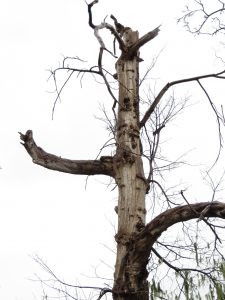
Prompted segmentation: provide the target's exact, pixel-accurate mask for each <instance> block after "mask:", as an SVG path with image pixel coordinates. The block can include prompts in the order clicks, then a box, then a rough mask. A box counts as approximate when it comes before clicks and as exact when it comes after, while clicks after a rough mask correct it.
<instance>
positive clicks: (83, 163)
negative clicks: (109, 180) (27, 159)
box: [20, 130, 114, 177]
mask: <svg viewBox="0 0 225 300" xmlns="http://www.w3.org/2000/svg"><path fill="white" fill-rule="evenodd" d="M20 139H21V140H22V141H23V143H21V144H22V145H23V146H24V147H25V149H26V150H27V152H28V154H29V155H30V156H31V158H32V160H33V163H35V164H37V165H40V166H42V167H44V168H47V169H51V170H54V171H59V172H64V173H70V174H79V175H108V176H112V177H114V171H113V163H112V159H113V158H112V157H110V156H107V157H104V156H103V157H102V158H100V160H71V159H66V158H62V157H60V156H56V155H54V154H51V153H48V152H46V151H44V150H43V149H42V148H41V147H38V146H37V145H36V143H35V141H34V139H33V132H32V130H27V132H26V134H22V133H21V132H20Z"/></svg>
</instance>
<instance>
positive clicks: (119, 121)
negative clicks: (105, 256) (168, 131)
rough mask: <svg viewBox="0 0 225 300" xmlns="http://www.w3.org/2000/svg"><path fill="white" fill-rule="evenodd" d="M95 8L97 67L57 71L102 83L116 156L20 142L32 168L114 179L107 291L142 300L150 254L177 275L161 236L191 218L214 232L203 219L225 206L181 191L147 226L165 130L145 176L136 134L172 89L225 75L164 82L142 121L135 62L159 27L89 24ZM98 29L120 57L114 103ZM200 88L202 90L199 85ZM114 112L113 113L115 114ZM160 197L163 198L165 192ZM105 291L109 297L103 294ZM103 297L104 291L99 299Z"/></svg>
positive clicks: (119, 299) (222, 214)
mask: <svg viewBox="0 0 225 300" xmlns="http://www.w3.org/2000/svg"><path fill="white" fill-rule="evenodd" d="M96 3H98V0H95V1H93V2H91V3H90V4H88V15H89V25H90V27H91V28H92V29H93V30H94V34H95V36H96V38H97V39H98V41H99V43H100V51H99V57H98V65H97V67H95V68H90V69H87V70H84V69H82V70H80V69H76V68H72V67H69V66H68V65H66V64H65V63H63V66H62V68H61V69H66V70H68V72H70V73H69V74H70V76H72V74H73V73H75V72H83V73H85V72H87V73H92V74H94V75H95V76H100V77H102V78H103V80H104V82H105V85H106V88H107V90H108V92H109V94H110V95H111V96H112V98H113V106H112V110H113V113H114V118H115V124H114V130H115V132H114V134H115V154H114V155H112V156H102V157H100V159H96V160H70V159H65V158H62V157H59V156H56V155H53V154H51V153H48V152H46V151H44V150H43V149H42V148H40V147H39V146H37V144H36V142H35V140H34V138H33V133H32V131H31V130H28V131H27V132H26V133H25V134H22V133H20V138H21V140H22V141H23V143H22V145H23V146H24V147H25V149H26V151H27V152H28V154H29V155H30V156H31V158H32V160H33V163H35V164H38V165H40V166H42V167H44V168H48V169H51V170H55V171H60V172H66V173H71V174H76V175H98V174H101V175H106V176H110V177H112V178H113V179H114V180H115V183H116V185H117V187H118V206H117V207H116V212H117V214H118V230H117V234H116V236H115V240H116V243H117V256H116V264H115V272H114V285H113V287H112V289H111V290H110V292H111V293H112V297H113V299H114V300H125V299H129V300H137V299H142V300H145V299H146V300H147V299H149V293H150V291H149V283H148V276H149V270H148V269H147V265H148V262H149V257H150V256H151V255H154V254H155V255H156V256H157V257H158V258H160V259H161V261H162V262H163V263H165V264H167V266H168V265H169V266H170V267H172V268H174V270H175V271H177V272H179V271H180V269H179V268H178V267H175V266H172V264H170V263H169V262H167V261H166V259H165V258H163V257H162V256H160V254H159V253H158V252H157V251H156V250H155V249H154V247H153V246H154V245H155V244H156V242H157V241H158V240H159V237H160V236H161V234H162V233H163V232H165V231H166V230H167V229H168V228H169V227H171V226H173V225H174V224H177V223H179V222H186V221H189V220H192V219H196V220H198V221H199V220H202V222H206V223H208V226H209V227H210V226H211V229H212V230H214V232H215V228H214V227H213V225H212V224H211V223H210V224H209V221H208V220H209V218H220V219H225V204H224V203H223V202H218V201H212V202H199V203H196V204H191V203H189V202H188V200H187V199H186V198H185V195H184V193H183V191H181V192H180V194H181V195H182V197H183V200H185V202H186V204H185V205H173V207H172V208H170V209H167V210H165V211H164V212H162V213H160V214H159V215H158V216H156V217H155V218H153V219H152V220H151V221H150V222H149V223H147V224H146V204H145V202H146V194H147V193H148V192H149V189H151V188H152V186H154V185H155V184H158V185H159V186H160V184H159V183H157V182H156V181H155V180H154V170H153V169H154V168H151V167H152V166H153V162H154V159H155V156H156V152H157V145H158V139H159V135H160V132H161V130H162V129H163V128H164V127H165V123H164V122H162V123H161V124H155V128H154V132H153V135H152V137H153V138H154V139H155V144H154V150H153V151H151V156H150V157H148V159H149V163H150V171H149V175H148V176H146V173H145V172H144V167H143V156H144V154H143V150H142V141H141V131H144V129H145V127H146V124H147V122H149V120H150V119H151V117H152V115H153V114H154V113H155V112H156V111H157V109H158V106H159V104H160V102H161V101H162V99H163V97H164V95H165V94H166V92H167V91H168V90H169V89H170V88H171V87H172V86H175V85H178V84H180V83H187V82H197V83H199V85H200V86H201V81H202V80H204V79H206V78H217V79H221V80H222V79H225V70H222V71H220V72H218V73H215V74H206V75H201V76H195V77H192V78H184V79H180V80H176V81H172V82H169V83H167V84H166V85H165V86H164V87H163V88H162V89H161V91H160V92H159V93H158V95H157V96H156V97H155V99H154V101H152V103H151V104H150V105H149V107H148V109H147V110H146V112H145V113H144V114H143V115H142V116H141V115H140V111H139V110H140V99H139V63H140V61H141V59H140V56H139V51H140V48H141V47H143V46H144V45H145V44H147V43H148V42H150V41H151V40H153V39H155V38H156V37H157V35H158V34H159V27H157V28H155V29H154V30H152V31H150V32H148V33H146V34H145V35H144V36H142V37H141V38H140V37H139V35H138V32H137V31H133V30H132V29H131V28H129V27H127V26H124V25H122V24H120V23H119V22H118V21H117V19H116V18H115V17H114V16H111V18H112V20H113V25H111V24H109V23H107V22H105V21H104V22H102V23H101V24H100V25H94V24H93V19H92V8H93V5H95V4H96ZM103 28H105V29H107V30H109V31H110V32H111V33H112V34H113V36H114V38H115V41H116V43H117V45H118V47H119V49H120V52H121V53H120V57H119V58H118V59H117V62H116V74H115V75H113V77H114V78H115V80H117V82H118V87H119V95H118V98H117V97H116V96H115V95H114V94H113V92H112V89H111V87H110V84H109V82H108V80H107V78H106V72H105V70H104V69H103V67H102V57H103V54H104V53H105V52H106V51H107V52H109V53H110V54H111V55H112V56H115V54H114V53H112V52H111V51H110V50H108V49H107V47H106V45H105V44H104V41H103V40H102V38H101V35H100V33H99V32H100V30H101V29H103ZM59 69H60V68H59ZM53 75H55V73H54V74H53ZM201 87H202V88H203V86H201ZM59 94H60V92H59ZM58 96H60V95H58ZM212 105H213V104H212ZM116 108H117V112H115V109H116ZM215 113H216V115H217V118H218V122H219V123H223V122H224V119H223V115H222V114H220V113H219V112H218V111H215ZM150 142H151V141H150ZM164 194H165V197H167V196H166V193H165V192H164ZM170 205H172V203H170ZM215 236H216V233H215ZM202 272H203V271H202ZM107 292H109V290H108V289H107ZM103 294H104V290H103V291H102V294H101V295H103ZM99 298H100V297H99Z"/></svg>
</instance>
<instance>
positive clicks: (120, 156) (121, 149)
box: [113, 145, 135, 167]
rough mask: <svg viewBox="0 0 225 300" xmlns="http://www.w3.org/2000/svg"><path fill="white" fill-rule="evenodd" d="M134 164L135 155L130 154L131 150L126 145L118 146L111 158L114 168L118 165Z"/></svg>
mask: <svg viewBox="0 0 225 300" xmlns="http://www.w3.org/2000/svg"><path fill="white" fill-rule="evenodd" d="M134 162H135V155H134V154H133V153H132V151H131V149H130V147H129V146H127V145H120V146H118V148H117V152H116V154H115V155H114V157H113V163H114V165H115V166H116V167H119V166H120V164H125V163H129V164H131V165H132V164H133V163H134Z"/></svg>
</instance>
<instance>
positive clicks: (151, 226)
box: [120, 201, 225, 280]
mask: <svg viewBox="0 0 225 300" xmlns="http://www.w3.org/2000/svg"><path fill="white" fill-rule="evenodd" d="M202 215H204V216H203V218H211V217H213V218H215V217H218V218H222V219H225V203H222V202H216V201H215V202H201V203H197V204H189V205H181V206H178V207H175V208H171V209H168V210H167V211H165V212H163V213H161V214H160V215H158V216H157V217H156V218H154V219H153V220H152V221H151V222H149V223H148V224H147V225H146V226H145V227H144V229H143V230H142V231H141V232H140V233H138V234H137V235H136V236H134V237H133V238H131V240H130V243H129V245H128V248H127V252H126V254H125V256H124V258H123V265H122V266H121V270H120V272H121V277H120V278H123V277H124V278H125V274H126V272H127V269H126V265H129V267H130V266H132V270H130V269H129V271H130V272H132V273H133V275H135V276H136V275H137V274H138V276H139V278H140V280H146V279H147V277H148V271H147V270H146V266H147V264H148V260H149V255H150V253H151V251H152V249H153V244H154V243H155V242H156V240H157V239H158V238H159V236H160V235H161V234H162V233H163V232H164V231H165V230H167V229H168V228H169V227H170V226H172V225H174V224H176V223H179V222H184V221H189V220H192V219H199V220H201V218H202ZM128 261H129V264H127V262H128Z"/></svg>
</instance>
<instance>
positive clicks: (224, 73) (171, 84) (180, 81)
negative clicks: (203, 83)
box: [140, 70, 225, 127]
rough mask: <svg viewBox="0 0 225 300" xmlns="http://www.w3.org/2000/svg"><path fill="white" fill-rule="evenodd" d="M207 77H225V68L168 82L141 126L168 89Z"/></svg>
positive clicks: (147, 112)
mask: <svg viewBox="0 0 225 300" xmlns="http://www.w3.org/2000/svg"><path fill="white" fill-rule="evenodd" d="M206 78H220V79H225V70H223V71H221V72H218V73H215V74H207V75H200V76H195V77H190V78H184V79H180V80H175V81H172V82H168V83H167V84H166V85H165V86H164V87H163V88H162V89H161V91H160V92H159V94H158V95H157V96H156V98H155V100H154V101H153V103H152V104H151V106H150V107H149V109H148V110H147V111H146V112H145V114H144V116H143V118H142V120H141V122H140V126H141V127H143V126H144V125H145V123H146V122H147V120H148V119H149V117H150V116H151V114H152V113H153V111H154V110H155V108H156V106H157V105H158V104H159V102H160V100H161V99H162V97H163V96H164V94H165V93H166V92H167V91H168V89H169V88H170V87H171V86H173V85H176V84H180V83H186V82H191V81H197V80H200V79H206Z"/></svg>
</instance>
